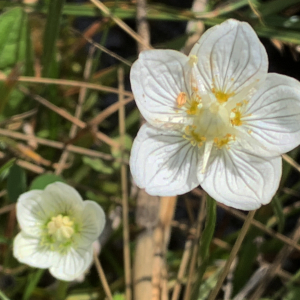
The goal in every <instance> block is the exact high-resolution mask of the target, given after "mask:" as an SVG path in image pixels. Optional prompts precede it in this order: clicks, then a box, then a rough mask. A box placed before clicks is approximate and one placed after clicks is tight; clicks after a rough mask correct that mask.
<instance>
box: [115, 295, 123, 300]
mask: <svg viewBox="0 0 300 300" xmlns="http://www.w3.org/2000/svg"><path fill="white" fill-rule="evenodd" d="M113 300H125V295H124V294H115V295H114V296H113Z"/></svg>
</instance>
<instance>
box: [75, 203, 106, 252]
mask: <svg viewBox="0 0 300 300" xmlns="http://www.w3.org/2000/svg"><path fill="white" fill-rule="evenodd" d="M80 218H81V222H82V226H81V229H80V234H78V235H77V237H76V241H77V243H78V245H83V246H84V245H85V246H87V245H89V244H92V243H93V242H94V241H95V240H96V239H97V238H98V237H99V235H100V234H101V232H102V231H103V228H104V226H105V213H104V211H103V209H102V208H101V207H100V205H99V204H97V203H95V202H94V201H90V200H85V201H84V209H83V211H82V212H81V214H80Z"/></svg>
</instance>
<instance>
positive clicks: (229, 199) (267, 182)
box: [198, 147, 282, 210]
mask: <svg viewBox="0 0 300 300" xmlns="http://www.w3.org/2000/svg"><path fill="white" fill-rule="evenodd" d="M281 164H282V160H281V157H280V156H276V157H272V158H263V157H259V156H256V155H254V154H252V153H248V152H245V151H244V150H243V149H241V148H238V147H232V148H230V149H220V150H219V151H217V152H215V155H214V157H213V158H212V161H211V163H210V166H209V168H208V170H207V172H206V173H204V174H202V173H201V170H199V171H198V178H199V181H200V184H201V186H202V188H203V189H204V190H205V191H206V192H207V193H208V194H209V195H210V196H211V197H213V198H214V199H215V200H217V201H219V202H221V203H224V204H226V205H228V206H231V207H234V208H238V209H242V210H253V209H257V208H259V207H260V206H261V205H262V204H267V203H269V202H270V201H271V199H272V197H273V196H274V194H275V193H276V190H277V189H278V186H279V182H280V178H281V169H282V165H281Z"/></svg>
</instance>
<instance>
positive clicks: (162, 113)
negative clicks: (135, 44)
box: [130, 50, 188, 126]
mask: <svg viewBox="0 0 300 300" xmlns="http://www.w3.org/2000/svg"><path fill="white" fill-rule="evenodd" d="M187 62H188V57H187V56H186V55H184V54H182V53H180V52H178V51H174V50H148V51H143V52H142V53H141V54H140V56H139V59H138V60H137V61H136V62H135V63H134V64H133V66H132V68H131V72H130V81H131V86H132V91H133V94H134V97H135V101H136V103H137V106H138V108H139V110H140V112H141V113H142V115H143V116H144V118H145V119H146V120H147V121H148V122H149V123H150V124H152V125H153V126H160V125H161V123H164V122H169V121H170V120H172V122H177V121H176V120H177V119H178V117H179V114H178V113H177V112H176V111H178V107H177V103H176V99H177V97H178V95H179V93H180V92H186V91H187V88H186V84H185V81H184V67H185V65H186V64H187Z"/></svg>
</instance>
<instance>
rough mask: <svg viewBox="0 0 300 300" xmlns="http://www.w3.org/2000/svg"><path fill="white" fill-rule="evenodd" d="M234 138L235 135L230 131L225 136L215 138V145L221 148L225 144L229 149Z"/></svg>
mask: <svg viewBox="0 0 300 300" xmlns="http://www.w3.org/2000/svg"><path fill="white" fill-rule="evenodd" d="M234 139H235V137H234V136H233V135H232V134H230V133H228V134H226V135H225V136H224V137H223V138H217V137H216V138H214V143H215V146H216V147H217V148H219V149H221V148H222V147H224V146H227V147H226V148H227V149H229V147H228V143H229V142H230V141H232V140H234Z"/></svg>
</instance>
